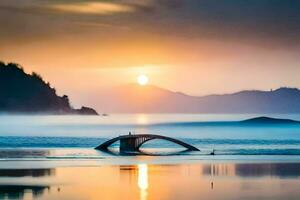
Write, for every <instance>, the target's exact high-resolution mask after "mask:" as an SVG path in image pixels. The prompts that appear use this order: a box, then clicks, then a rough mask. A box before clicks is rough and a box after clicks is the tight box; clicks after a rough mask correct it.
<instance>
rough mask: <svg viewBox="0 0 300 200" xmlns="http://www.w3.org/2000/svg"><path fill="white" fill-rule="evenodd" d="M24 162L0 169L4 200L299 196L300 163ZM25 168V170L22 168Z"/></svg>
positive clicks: (278, 197)
mask: <svg viewBox="0 0 300 200" xmlns="http://www.w3.org/2000/svg"><path fill="white" fill-rule="evenodd" d="M141 159H142V158H141ZM18 162H19V163H18ZM24 162H26V161H16V163H15V166H16V168H17V169H13V168H14V167H13V166H11V167H10V168H7V169H4V168H2V169H0V198H1V199H24V200H28V199H42V200H50V199H51V200H53V199H61V200H68V199H72V200H77V199H78V200H85V199H86V200H92V199H139V200H147V199H148V200H150V199H170V200H171V199H172V200H174V199H175V200H176V199H178V200H179V199H202V198H205V199H211V200H213V199H228V200H229V199H230V200H234V199H298V197H299V195H300V191H299V184H300V179H299V176H300V163H296V162H286V163H281V162H272V163H268V162H261V163H259V162H255V163H247V162H245V163H243V162H228V161H227V162H226V161H225V162H222V161H218V162H211V161H202V162H197V163H191V164H183V163H177V164H142V163H141V164H131V165H98V166H97V165H93V166H92V165H90V166H80V165H76V164H74V166H68V167H47V165H44V166H43V167H38V168H34V163H32V168H30V166H29V165H27V166H26V165H24ZM36 162H39V161H36ZM54 162H55V161H54ZM78 162H82V161H78ZM141 162H142V161H141ZM22 165H23V166H26V167H23V168H20V166H22ZM53 166H55V165H53Z"/></svg>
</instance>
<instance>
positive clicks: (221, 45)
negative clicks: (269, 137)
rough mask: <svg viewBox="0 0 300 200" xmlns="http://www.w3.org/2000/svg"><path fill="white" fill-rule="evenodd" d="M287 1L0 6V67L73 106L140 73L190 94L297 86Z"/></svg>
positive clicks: (12, 0) (52, 1)
mask: <svg viewBox="0 0 300 200" xmlns="http://www.w3.org/2000/svg"><path fill="white" fill-rule="evenodd" d="M299 10H300V1H297V0H100V1H88V0H86V1H83V0H1V1H0V26H1V29H0V60H3V61H5V62H16V63H19V64H21V65H22V66H24V68H25V70H26V71H27V72H31V71H36V72H38V73H39V74H41V75H42V76H43V77H44V79H45V80H46V81H49V82H50V83H51V84H52V86H54V87H55V88H56V89H57V90H58V92H59V94H68V95H69V96H70V99H72V103H73V104H75V105H80V104H87V105H88V98H87V96H91V95H92V94H94V93H97V92H98V91H100V90H103V89H107V88H112V87H113V86H116V85H122V84H127V83H130V82H134V81H135V80H136V78H137V76H138V75H139V74H146V75H147V76H148V77H149V83H150V84H154V85H158V86H160V87H163V88H166V89H170V90H172V91H181V92H184V93H187V94H190V95H205V94H212V93H230V92H235V91H238V90H242V89H264V90H269V89H271V88H277V87H280V86H291V87H300V36H299V35H300V12H299Z"/></svg>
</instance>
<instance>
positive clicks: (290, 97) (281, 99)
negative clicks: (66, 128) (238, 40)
mask: <svg viewBox="0 0 300 200" xmlns="http://www.w3.org/2000/svg"><path fill="white" fill-rule="evenodd" d="M97 96H99V98H97V97H96V96H95V98H94V99H95V102H94V105H99V106H98V109H99V110H102V111H103V112H117V113H264V114H265V113H300V90H299V89H297V88H287V87H284V88H279V89H276V90H273V91H259V90H245V91H240V92H237V93H233V94H222V95H207V96H200V97H197V96H189V95H186V94H184V93H180V92H172V91H169V90H166V89H162V88H159V87H157V86H153V85H147V86H139V85H135V84H130V85H126V86H122V87H118V88H114V89H113V90H111V91H109V92H106V93H105V94H101V95H97Z"/></svg>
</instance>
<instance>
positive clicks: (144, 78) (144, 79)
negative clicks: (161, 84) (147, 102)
mask: <svg viewBox="0 0 300 200" xmlns="http://www.w3.org/2000/svg"><path fill="white" fill-rule="evenodd" d="M148 82H149V78H148V76H146V75H145V74H141V75H139V76H138V77H137V83H138V84H139V85H147V84H148Z"/></svg>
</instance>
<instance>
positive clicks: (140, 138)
mask: <svg viewBox="0 0 300 200" xmlns="http://www.w3.org/2000/svg"><path fill="white" fill-rule="evenodd" d="M154 139H161V140H166V141H170V142H173V143H175V144H178V145H181V146H183V147H185V148H186V149H187V150H189V151H200V150H199V149H197V148H196V147H194V146H192V145H189V144H187V143H185V142H182V141H180V140H177V139H174V138H170V137H166V136H162V135H153V134H139V135H131V134H130V135H121V136H119V137H116V138H113V139H111V140H108V141H106V142H104V143H102V144H101V145H99V146H98V147H96V148H95V149H98V150H102V151H107V150H108V147H109V146H110V145H112V144H113V143H115V142H117V141H120V152H126V151H128V152H131V151H132V152H137V151H139V148H140V147H141V146H142V145H143V144H144V143H145V142H147V141H150V140H154Z"/></svg>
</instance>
